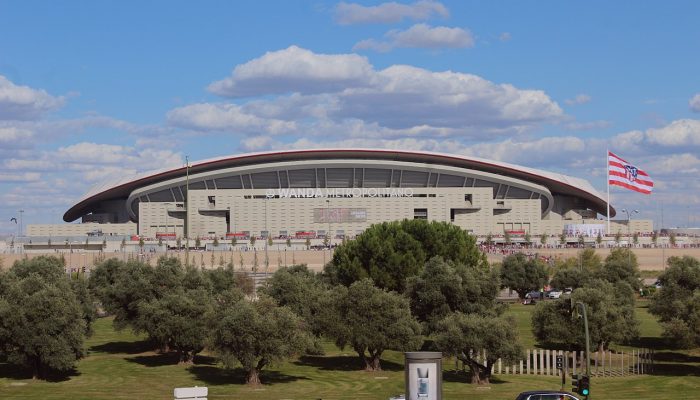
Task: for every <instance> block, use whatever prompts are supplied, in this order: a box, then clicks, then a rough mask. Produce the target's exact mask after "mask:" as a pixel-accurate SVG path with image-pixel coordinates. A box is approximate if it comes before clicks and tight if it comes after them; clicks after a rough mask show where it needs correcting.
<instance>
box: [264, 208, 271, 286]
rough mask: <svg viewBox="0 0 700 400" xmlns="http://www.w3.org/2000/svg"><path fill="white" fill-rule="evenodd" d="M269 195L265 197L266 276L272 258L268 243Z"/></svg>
mask: <svg viewBox="0 0 700 400" xmlns="http://www.w3.org/2000/svg"><path fill="white" fill-rule="evenodd" d="M268 199H269V197H265V276H267V271H268V268H269V267H270V258H269V255H268V252H267V244H268V242H269V241H270V231H269V230H268V228H267V200H268Z"/></svg>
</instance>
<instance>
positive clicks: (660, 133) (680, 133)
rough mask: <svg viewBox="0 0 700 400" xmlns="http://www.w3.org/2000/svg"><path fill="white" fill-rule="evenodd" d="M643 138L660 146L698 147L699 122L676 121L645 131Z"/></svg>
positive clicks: (694, 120) (699, 142)
mask: <svg viewBox="0 0 700 400" xmlns="http://www.w3.org/2000/svg"><path fill="white" fill-rule="evenodd" d="M645 137H646V140H648V141H649V142H650V143H652V144H657V145H661V146H674V147H681V146H700V120H696V119H680V120H676V121H673V122H671V123H670V124H668V125H666V126H664V127H662V128H659V129H649V130H647V131H646V134H645Z"/></svg>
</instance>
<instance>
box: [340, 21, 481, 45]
mask: <svg viewBox="0 0 700 400" xmlns="http://www.w3.org/2000/svg"><path fill="white" fill-rule="evenodd" d="M384 36H385V38H386V40H384V41H376V40H373V39H368V40H363V41H361V42H358V43H357V44H356V45H355V46H354V47H353V50H375V51H379V52H387V51H390V50H392V49H394V48H425V49H441V48H466V47H474V37H473V36H472V34H471V32H469V31H468V30H465V29H462V28H449V27H445V26H437V27H434V28H433V27H431V26H429V25H426V24H416V25H413V26H412V27H410V28H409V29H407V30H405V31H402V30H392V31H389V32H388V33H387V34H386V35H384Z"/></svg>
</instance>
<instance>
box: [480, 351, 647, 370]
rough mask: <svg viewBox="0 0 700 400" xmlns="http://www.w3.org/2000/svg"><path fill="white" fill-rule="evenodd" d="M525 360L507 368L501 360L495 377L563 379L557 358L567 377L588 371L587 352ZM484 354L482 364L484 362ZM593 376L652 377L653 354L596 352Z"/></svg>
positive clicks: (553, 353)
mask: <svg viewBox="0 0 700 400" xmlns="http://www.w3.org/2000/svg"><path fill="white" fill-rule="evenodd" d="M526 354H527V355H526V356H525V359H524V360H520V361H519V362H518V363H516V364H513V365H506V364H505V363H503V362H502V361H501V359H499V360H498V361H496V362H495V363H494V365H493V371H492V374H506V375H509V374H510V375H512V374H517V375H551V376H561V375H560V374H561V371H560V370H558V369H557V368H556V357H557V356H562V357H563V364H564V365H563V371H564V373H565V374H567V375H570V374H580V373H585V371H586V365H585V363H586V358H585V357H586V356H585V352H583V351H580V352H575V351H561V350H546V349H533V350H527V352H526ZM485 355H486V353H485V352H484V354H483V355H481V357H478V358H479V359H480V360H483V359H484V358H485ZM590 359H591V365H590V371H591V375H592V376H596V377H606V376H609V377H613V376H628V375H641V374H651V373H653V371H654V352H653V351H652V350H649V349H633V350H632V351H630V352H627V353H625V352H622V351H621V352H612V351H609V350H608V351H602V352H601V351H596V352H594V353H591V357H590Z"/></svg>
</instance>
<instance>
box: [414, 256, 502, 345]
mask: <svg viewBox="0 0 700 400" xmlns="http://www.w3.org/2000/svg"><path fill="white" fill-rule="evenodd" d="M499 282H500V278H499V276H498V271H496V270H495V269H492V268H488V267H483V266H466V265H461V264H457V265H455V264H454V263H452V262H447V261H445V260H443V259H442V258H441V257H434V258H432V259H430V260H429V261H428V262H427V263H426V264H425V268H424V269H423V272H422V273H421V274H420V275H419V276H415V277H412V278H409V280H408V288H407V290H406V296H407V297H408V298H409V300H410V304H411V312H412V314H413V315H414V316H415V317H416V318H418V320H419V321H420V322H421V323H422V324H423V326H424V329H425V332H426V333H430V332H432V331H434V330H435V328H436V324H437V322H439V321H440V320H442V319H443V318H445V317H446V316H447V315H448V314H450V313H452V312H455V311H460V312H463V313H467V314H469V313H478V314H481V315H489V314H494V313H495V314H498V313H500V311H501V309H502V307H500V306H499V304H498V303H497V302H496V295H497V294H498V291H499V290H500V283H499Z"/></svg>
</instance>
